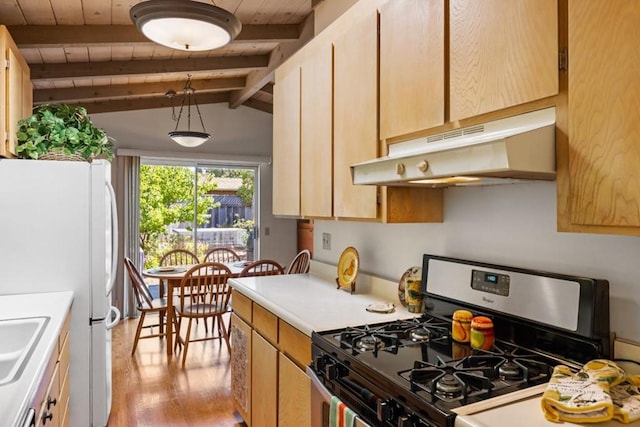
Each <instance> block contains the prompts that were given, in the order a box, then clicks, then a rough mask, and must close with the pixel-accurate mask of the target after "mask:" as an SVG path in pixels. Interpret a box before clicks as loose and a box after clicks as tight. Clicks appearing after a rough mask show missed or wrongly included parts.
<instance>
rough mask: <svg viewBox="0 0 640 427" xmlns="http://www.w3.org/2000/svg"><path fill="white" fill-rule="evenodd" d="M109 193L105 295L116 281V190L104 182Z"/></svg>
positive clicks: (109, 293) (109, 292)
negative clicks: (109, 221)
mask: <svg viewBox="0 0 640 427" xmlns="http://www.w3.org/2000/svg"><path fill="white" fill-rule="evenodd" d="M105 185H106V186H107V189H108V190H109V194H110V195H111V272H110V274H109V279H108V282H107V283H108V284H109V286H107V296H108V295H111V290H112V289H113V286H114V284H115V282H116V274H117V270H118V209H117V206H116V192H115V191H114V189H113V186H112V185H111V183H110V182H109V181H107V182H106V184H105Z"/></svg>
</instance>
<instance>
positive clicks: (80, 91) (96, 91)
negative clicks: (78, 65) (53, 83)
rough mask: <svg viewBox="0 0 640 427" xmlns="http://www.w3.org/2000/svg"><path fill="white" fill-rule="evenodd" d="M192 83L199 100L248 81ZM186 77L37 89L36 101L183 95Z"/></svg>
mask: <svg viewBox="0 0 640 427" xmlns="http://www.w3.org/2000/svg"><path fill="white" fill-rule="evenodd" d="M191 82H192V86H193V88H194V89H195V90H196V92H197V93H196V96H197V99H198V102H199V99H200V96H201V94H203V93H209V92H214V91H230V90H237V89H242V88H243V87H244V84H245V78H244V77H231V78H221V79H199V80H192V81H191ZM184 83H185V81H184V79H183V80H174V81H165V82H161V83H140V84H120V85H105V86H82V87H73V88H61V89H35V90H34V92H33V102H34V103H35V104H42V103H46V102H70V101H81V100H92V99H95V100H99V99H109V98H127V97H131V96H159V95H164V94H166V93H167V91H168V90H174V91H175V92H177V93H178V95H179V94H181V91H182V88H183V87H184Z"/></svg>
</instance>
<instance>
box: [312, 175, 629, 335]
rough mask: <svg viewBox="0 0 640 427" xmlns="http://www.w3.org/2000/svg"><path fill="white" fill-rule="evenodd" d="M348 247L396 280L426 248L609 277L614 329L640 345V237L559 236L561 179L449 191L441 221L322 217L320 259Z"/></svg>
mask: <svg viewBox="0 0 640 427" xmlns="http://www.w3.org/2000/svg"><path fill="white" fill-rule="evenodd" d="M322 233H331V250H323V249H322ZM347 246H354V247H355V248H356V249H357V250H358V252H359V254H360V268H361V270H362V271H364V272H367V273H370V274H374V275H378V276H381V277H383V278H387V279H390V280H394V281H396V282H397V281H398V280H399V279H400V276H401V275H402V273H403V272H404V271H405V270H406V269H407V268H408V267H411V266H413V265H421V262H422V254H423V253H432V254H438V255H444V256H453V257H460V258H467V259H473V260H478V261H485V262H489V263H496V264H503V265H510V266H518V267H523V268H531V269H540V270H546V271H551V272H555V273H564V274H572V275H579V276H586V277H593V278H601V279H606V280H608V281H609V283H610V294H611V298H610V307H611V329H612V330H613V331H614V332H616V333H617V335H618V336H620V337H623V338H627V339H630V340H633V341H636V342H640V238H638V237H627V236H613V235H599V234H579V233H558V232H557V231H556V191H555V183H554V182H552V183H531V184H517V185H504V186H493V187H479V188H453V189H447V190H445V222H444V223H441V224H386V225H385V224H372V223H361V222H342V221H340V222H337V221H315V225H314V258H315V259H316V260H318V261H324V262H329V263H332V264H336V263H337V261H338V259H339V257H340V254H341V253H342V250H343V249H344V248H345V247H347Z"/></svg>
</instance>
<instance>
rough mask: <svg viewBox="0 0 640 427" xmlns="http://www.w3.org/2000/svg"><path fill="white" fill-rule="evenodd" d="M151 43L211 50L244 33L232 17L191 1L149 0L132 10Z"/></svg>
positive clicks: (224, 12) (236, 19)
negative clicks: (241, 32)
mask: <svg viewBox="0 0 640 427" xmlns="http://www.w3.org/2000/svg"><path fill="white" fill-rule="evenodd" d="M129 15H130V16H131V20H132V21H133V23H134V24H135V25H136V27H138V30H140V32H142V34H144V35H145V36H146V37H147V38H148V39H150V40H151V41H154V42H156V43H158V44H161V45H163V46H167V47H170V48H173V49H179V50H189V51H191V50H211V49H216V48H219V47H222V46H224V45H226V44H227V43H229V42H231V41H232V40H233V39H234V38H235V37H236V36H237V35H238V34H239V33H240V30H241V29H242V23H240V20H239V19H238V18H236V17H235V16H234V15H233V14H232V13H230V12H228V11H226V10H224V9H222V8H220V7H218V6H214V5H211V4H207V3H200V2H197V1H192V0H148V1H144V2H142V3H138V4H136V5H135V6H133V7H132V8H131V9H130V10H129Z"/></svg>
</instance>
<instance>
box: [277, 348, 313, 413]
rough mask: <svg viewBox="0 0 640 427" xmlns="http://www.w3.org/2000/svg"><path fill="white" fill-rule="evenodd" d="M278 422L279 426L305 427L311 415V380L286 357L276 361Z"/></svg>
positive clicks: (280, 356)
mask: <svg viewBox="0 0 640 427" xmlns="http://www.w3.org/2000/svg"><path fill="white" fill-rule="evenodd" d="M278 367H279V370H278V385H279V387H280V388H279V390H278V421H279V423H278V424H279V425H281V426H307V425H309V421H310V420H309V416H310V414H311V380H310V379H309V377H308V376H307V374H306V373H305V372H304V371H303V370H302V369H300V368H299V367H298V366H297V365H296V364H295V363H293V362H292V361H291V359H289V358H288V357H287V356H285V355H284V354H282V353H280V354H279V359H278Z"/></svg>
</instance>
